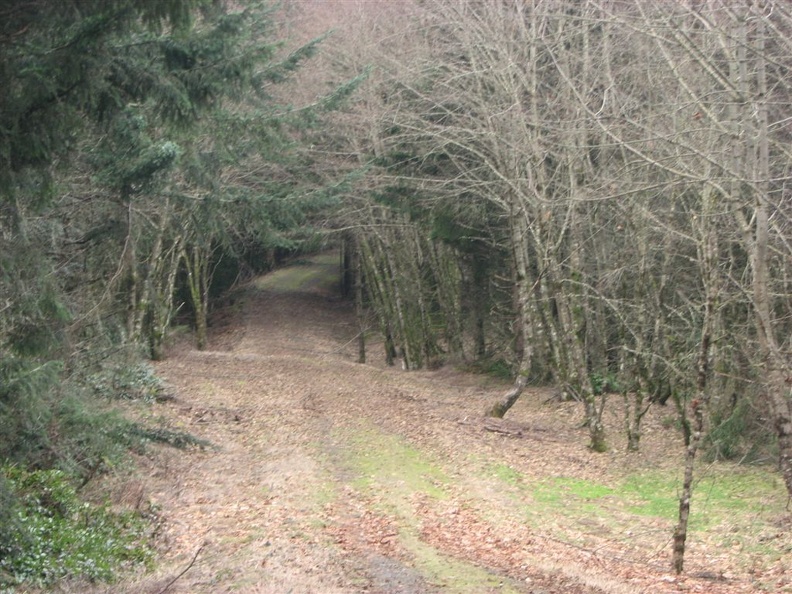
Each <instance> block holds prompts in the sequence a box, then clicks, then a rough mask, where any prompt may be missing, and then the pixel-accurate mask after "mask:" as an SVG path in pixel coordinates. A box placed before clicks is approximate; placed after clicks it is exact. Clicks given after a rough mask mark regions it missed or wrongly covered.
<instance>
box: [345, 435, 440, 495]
mask: <svg viewBox="0 0 792 594" xmlns="http://www.w3.org/2000/svg"><path fill="white" fill-rule="evenodd" d="M349 444H350V446H351V448H350V454H351V455H350V456H349V458H348V463H349V465H350V467H351V469H352V470H353V471H354V472H355V474H356V475H357V478H356V480H355V481H354V486H355V487H357V488H358V489H361V490H367V489H368V490H372V489H373V490H376V491H377V492H380V493H385V494H387V495H388V498H390V499H403V498H405V497H407V496H408V495H410V494H412V493H423V494H425V495H429V496H430V497H433V498H435V499H443V498H445V497H446V494H445V491H444V490H443V485H444V484H447V483H448V482H449V479H448V477H447V476H446V474H445V473H444V472H443V471H442V470H441V469H440V467H439V465H438V464H436V463H435V462H434V461H432V460H429V459H428V458H427V457H425V456H424V455H423V454H422V453H421V452H420V451H418V450H417V449H415V448H414V447H412V446H411V445H409V444H408V443H407V442H406V441H405V440H404V439H402V438H400V437H398V436H395V435H388V434H385V433H381V432H379V431H376V430H373V429H370V430H366V431H361V432H359V433H358V434H356V435H353V436H351V437H350V439H349Z"/></svg>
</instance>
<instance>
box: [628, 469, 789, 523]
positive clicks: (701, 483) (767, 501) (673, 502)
mask: <svg viewBox="0 0 792 594" xmlns="http://www.w3.org/2000/svg"><path fill="white" fill-rule="evenodd" d="M699 475H700V478H699V479H698V480H697V481H696V483H695V486H694V490H693V499H692V501H691V509H692V512H691V518H690V529H691V530H694V531H696V530H699V531H700V530H705V529H709V528H712V527H714V526H718V525H721V524H732V525H733V524H735V523H737V524H741V523H745V524H746V525H749V524H753V525H755V524H756V522H757V520H758V519H760V518H761V517H763V516H764V517H767V516H768V514H769V515H772V514H774V513H775V514H778V513H781V511H782V510H783V506H784V504H785V502H786V495H785V491H784V490H783V485H782V484H781V479H780V478H779V477H778V476H776V475H774V474H771V473H769V472H767V471H766V470H763V469H761V468H752V467H740V466H733V465H714V466H711V467H710V468H708V469H706V470H700V471H699ZM680 487H681V481H680V478H679V476H677V473H670V472H665V473H660V472H646V473H640V474H633V475H630V476H629V477H627V478H626V479H625V480H624V483H623V485H622V491H623V494H624V495H625V496H626V497H627V498H628V501H629V506H628V509H629V511H630V512H632V513H634V514H636V515H641V516H652V517H657V518H663V519H667V520H675V519H676V517H677V513H678V509H679V489H680Z"/></svg>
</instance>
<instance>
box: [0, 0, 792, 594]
mask: <svg viewBox="0 0 792 594" xmlns="http://www.w3.org/2000/svg"><path fill="white" fill-rule="evenodd" d="M333 26H335V27H336V28H337V30H336V31H335V32H334V31H333ZM791 39H792V9H790V6H789V5H788V4H787V3H786V2H782V1H773V0H764V1H758V0H757V1H755V2H727V1H724V0H682V1H679V2H664V1H660V0H646V1H640V2H634V1H632V0H630V1H626V0H588V1H586V2H578V1H574V0H547V1H540V0H536V1H533V2H521V1H502V2H473V1H471V0H422V1H419V0H416V1H415V2H398V3H388V2H382V3H377V2H359V3H358V2H352V1H350V2H344V3H334V2H330V1H326V2H320V1H316V2H298V1H296V0H295V1H292V2H289V1H286V2H283V3H282V4H281V5H278V6H271V5H269V4H268V3H259V2H231V1H227V2H226V1H223V0H213V1H209V0H206V1H203V0H145V1H143V0H136V1H133V0H63V1H61V2H45V1H43V0H2V1H0V78H1V80H2V84H0V159H2V164H1V165H0V311H1V312H2V317H0V458H2V462H3V464H4V467H3V468H4V471H3V474H2V475H0V504H2V505H1V506H0V528H1V529H2V531H3V532H4V533H5V534H6V535H8V538H2V539H0V572H2V573H0V583H1V582H2V581H3V580H8V581H10V582H13V581H14V580H18V579H28V578H29V579H34V580H44V581H46V580H51V579H57V578H58V577H60V575H57V572H56V571H55V570H54V569H53V568H48V567H44V568H41V567H39V566H36V565H35V564H33V563H32V562H30V563H28V562H27V561H26V559H28V557H27V556H26V555H28V553H27V552H26V551H28V550H29V545H30V543H31V542H32V541H34V540H35V534H33V533H32V532H33V528H31V526H33V523H32V520H30V518H31V517H32V515H30V513H27V512H24V511H20V510H24V509H28V508H29V507H30V501H31V498H34V499H35V494H36V493H40V492H49V493H52V492H55V491H57V492H58V493H61V494H62V498H61V499H58V497H56V496H55V495H50V499H51V500H52V501H51V502H50V503H52V504H53V506H54V508H58V505H61V506H63V505H65V504H64V503H63V501H66V500H68V501H69V502H71V501H72V499H73V497H76V495H75V494H74V492H73V488H74V487H73V485H76V486H78V487H79V486H80V485H84V484H86V483H87V482H89V481H91V480H94V479H95V478H96V477H98V476H100V475H101V474H102V473H103V472H105V471H106V470H108V469H109V468H111V467H112V466H113V465H115V464H118V463H119V460H121V459H123V456H124V452H125V451H127V450H128V449H129V448H138V447H142V446H141V445H140V444H141V443H142V442H143V441H145V440H149V441H150V440H160V441H166V442H169V443H171V444H173V445H179V444H182V443H184V442H185V441H189V439H190V436H187V435H176V434H169V433H162V432H158V431H156V430H154V429H151V428H147V427H142V426H138V425H135V424H132V423H129V422H127V421H125V420H123V418H121V417H120V416H118V415H116V414H114V413H113V412H112V411H111V409H110V408H108V406H107V404H108V401H109V400H111V399H113V398H156V397H158V394H159V391H160V390H161V386H160V385H159V384H158V382H157V379H156V377H153V376H152V375H151V373H150V368H148V367H147V366H146V365H145V363H144V361H145V359H146V358H150V359H158V358H162V357H164V356H166V351H165V344H166V339H167V337H168V335H169V333H170V332H172V331H173V330H174V329H175V328H177V327H184V326H185V325H189V327H190V331H191V332H193V333H194V336H195V342H196V346H197V348H199V349H201V348H204V347H205V346H206V345H207V341H208V335H207V322H208V320H209V316H210V313H211V310H212V307H213V305H214V304H215V303H216V302H217V300H218V299H221V298H222V297H223V295H224V294H225V293H226V292H227V291H228V290H230V289H231V288H233V287H234V286H236V285H238V284H239V283H241V282H244V280H246V279H249V278H250V277H251V276H252V275H254V274H258V273H261V272H263V271H266V270H270V269H272V268H273V267H275V266H277V265H278V261H279V259H281V258H284V257H287V256H290V255H296V254H300V253H308V252H312V251H316V250H319V249H328V248H334V249H340V251H341V254H342V258H341V261H342V265H343V271H342V272H343V283H342V284H343V289H344V292H345V294H346V295H347V297H348V298H349V299H350V301H353V302H354V305H355V308H356V312H357V316H358V322H359V327H360V333H359V358H360V361H361V362H365V360H366V358H367V357H374V356H385V357H386V358H387V360H388V362H389V363H391V364H399V365H401V366H402V367H403V368H404V369H405V372H409V371H410V370H415V369H420V368H431V367H435V366H440V365H456V366H463V367H466V368H468V369H470V370H472V371H477V372H481V373H494V374H500V375H501V376H504V377H508V378H510V379H512V380H513V382H514V384H513V386H514V387H513V389H512V390H511V391H509V392H508V393H507V394H505V395H504V399H503V401H501V402H493V407H492V410H490V411H488V413H489V414H491V415H494V416H503V415H504V414H507V411H508V409H509V408H510V406H511V405H512V404H513V403H514V402H515V401H516V399H517V398H518V397H519V396H520V393H521V391H522V390H523V389H524V388H525V386H527V385H529V384H545V385H546V384H552V385H554V386H557V387H558V398H562V399H574V400H577V401H579V402H580V406H581V411H582V414H583V418H584V419H585V423H586V426H587V427H588V431H589V435H590V447H591V448H592V449H593V450H595V451H605V450H607V449H608V448H626V449H629V450H638V449H639V448H640V446H641V420H642V418H643V417H644V415H645V414H646V411H647V410H648V409H649V407H651V406H666V407H670V408H672V409H674V410H676V413H677V415H678V424H677V426H676V427H672V428H669V431H671V430H674V431H676V430H679V431H681V432H682V433H683V435H684V439H685V443H686V444H687V446H688V449H687V461H686V474H685V484H684V485H683V488H682V491H681V492H682V495H681V497H680V523H679V528H678V529H677V533H676V535H675V552H676V556H675V564H676V567H677V569H678V570H679V571H681V569H682V554H683V552H684V542H685V527H686V520H687V513H688V508H687V506H688V504H689V501H690V489H691V488H692V479H693V468H694V460H695V459H696V457H697V456H701V455H702V454H703V455H706V456H708V457H709V458H710V459H733V460H741V461H744V462H753V463H765V464H770V465H775V466H776V467H777V469H778V472H779V473H780V474H781V476H782V477H783V480H784V482H785V485H786V487H787V490H788V491H789V493H790V495H792V398H791V396H790V385H791V384H792V351H791V350H790V349H791V348H792V345H791V344H790V337H792V299H791V298H790V295H792V286H791V285H792V201H790V190H789V187H788V183H789V180H790V169H791V168H792V153H790V147H792V109H791V108H792V89H790V81H792V73H791V72H790V68H792V41H790V40H791ZM369 343H376V345H377V350H374V349H371V348H369V346H370V345H369ZM380 344H384V354H383V353H382V352H381V349H380V348H379V345H380ZM605 407H618V408H619V409H620V410H623V411H624V433H623V434H622V435H605V433H604V429H603V424H602V423H601V417H602V413H603V410H604V409H605ZM56 487H57V488H56ZM37 489H38V491H37ZM70 489H72V490H71V491H70ZM36 501H37V502H38V504H37V505H39V507H41V506H44V507H46V506H47V502H46V501H44V502H43V503H42V499H41V498H38V499H36ZM59 502H60V503H59ZM70 505H71V503H70ZM26 506H27V507H26ZM51 507H52V506H51ZM62 511H63V510H60V511H58V510H57V509H56V510H55V511H52V510H50V511H49V512H47V513H49V514H50V516H52V515H53V514H55V515H57V514H56V512H57V513H60V512H62ZM26 513H27V515H25V514H26ZM97 513H99V512H97ZM63 515H68V514H65V513H64V514H63ZM20 518H22V520H20ZM23 520H24V521H23ZM107 522H109V520H108V521H107ZM135 538H137V537H135ZM30 558H32V556H30ZM125 560H127V559H124V558H120V561H122V562H123V561H125ZM64 571H65V573H67V574H68V573H69V572H71V573H79V572H80V571H86V570H85V568H84V567H78V566H75V567H67V568H66V569H65V570H64ZM26 572H27V573H26ZM108 574H109V570H108V572H104V573H102V572H97V575H96V576H95V577H106V576H107V575H108Z"/></svg>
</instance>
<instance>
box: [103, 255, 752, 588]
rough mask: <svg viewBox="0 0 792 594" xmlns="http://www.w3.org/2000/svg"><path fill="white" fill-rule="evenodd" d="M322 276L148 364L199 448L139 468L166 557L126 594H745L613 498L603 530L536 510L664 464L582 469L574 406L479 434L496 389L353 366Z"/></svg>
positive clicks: (170, 415) (269, 293)
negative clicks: (167, 387)
mask: <svg viewBox="0 0 792 594" xmlns="http://www.w3.org/2000/svg"><path fill="white" fill-rule="evenodd" d="M335 271H336V259H335V257H332V256H322V257H317V258H314V259H312V261H311V262H310V263H303V264H301V265H296V266H293V267H291V268H289V269H284V270H281V271H279V272H276V273H274V274H271V275H268V276H266V277H263V278H262V279H259V280H258V281H257V282H256V283H254V284H252V285H251V286H250V287H249V288H248V289H247V290H246V291H245V292H244V295H242V296H241V298H239V299H238V300H237V301H236V303H234V304H231V305H229V306H228V307H227V308H226V310H224V315H223V317H222V319H219V322H218V324H217V325H216V326H215V333H214V337H213V341H212V345H213V346H212V347H211V348H212V349H213V350H209V351H204V352H198V351H195V350H193V349H192V348H190V346H189V345H187V344H186V343H185V344H183V345H181V346H179V347H176V348H174V349H173V352H172V353H171V356H170V357H169V359H168V360H167V361H165V362H163V363H161V364H159V365H158V372H159V373H160V374H161V375H162V376H163V377H164V378H165V379H166V380H167V382H168V383H169V384H171V385H172V386H173V388H174V391H175V393H176V395H177V396H176V399H175V400H174V401H172V402H170V403H167V404H165V405H159V406H158V407H157V409H156V410H154V411H152V413H151V414H152V415H154V416H156V417H158V418H159V420H160V421H163V420H164V422H166V423H167V424H168V425H170V426H171V427H173V428H180V429H184V430H187V431H189V432H191V433H193V434H195V435H197V436H199V437H202V438H205V439H207V440H209V441H210V442H211V443H212V444H214V445H215V446H216V447H214V448H208V449H206V450H198V449H196V450H193V451H189V452H187V453H184V452H177V451H173V450H170V451H169V450H161V451H159V453H158V454H157V456H156V458H155V459H154V460H153V462H152V466H151V467H150V469H149V470H150V472H151V476H149V477H147V478H146V479H145V481H143V482H144V483H145V484H144V485H143V486H141V489H143V488H145V490H146V493H147V494H148V495H149V496H150V497H151V498H152V500H153V501H154V502H155V503H156V504H157V505H158V506H159V508H160V509H161V513H162V516H163V517H164V518H165V523H164V525H163V528H162V543H163V559H162V563H161V565H160V568H159V569H158V572H157V573H156V574H155V575H154V576H147V577H144V578H141V579H140V581H138V582H137V583H136V584H135V585H129V586H128V588H129V590H128V591H137V592H144V591H145V592H151V593H158V592H161V591H163V589H164V588H165V587H166V586H167V585H168V584H170V586H168V587H167V592H170V593H195V594H199V593H207V594H208V593H218V592H243V593H261V594H263V593H267V594H269V593H272V594H275V593H277V594H285V593H287V592H293V593H318V594H325V593H326V594H330V593H356V592H379V593H383V594H385V593H395V592H402V593H415V594H420V593H432V592H459V593H470V594H477V593H486V592H520V593H532V594H551V593H562V592H563V593H592V594H593V593H609V594H619V593H621V594H627V593H632V592H647V593H648V592H652V593H655V592H683V591H684V592H696V591H698V592H750V591H752V589H751V584H750V583H749V581H747V578H746V579H743V578H741V577H731V576H726V577H723V575H722V574H718V575H715V574H712V575H710V574H706V575H705V574H704V573H702V572H701V571H699V574H700V575H699V577H688V578H684V579H677V578H674V577H671V576H669V575H667V574H666V571H667V569H666V565H667V547H666V544H667V540H668V536H669V534H670V531H669V526H668V524H667V523H664V522H661V521H659V520H657V519H651V518H647V519H642V520H640V522H639V523H637V524H636V521H635V520H634V518H633V517H629V518H628V517H627V516H625V518H626V519H624V521H623V522H622V523H619V522H620V521H619V519H618V518H619V513H620V508H619V506H620V504H619V502H618V501H617V500H616V499H614V501H613V504H612V507H613V509H612V512H613V517H614V518H616V519H615V520H611V519H608V520H604V519H603V518H602V517H601V516H599V515H597V514H595V513H592V514H591V518H590V520H589V522H588V524H587V525H584V524H585V523H584V522H581V521H578V520H575V521H574V522H573V521H571V520H570V521H567V520H566V519H565V518H564V514H563V510H562V511H561V513H558V509H557V508H553V507H552V506H553V501H552V500H551V496H550V495H549V494H548V495H547V497H546V498H545V499H542V497H541V494H542V493H545V491H543V490H542V488H543V487H542V485H548V484H551V483H549V482H548V481H553V480H556V479H555V478H554V477H562V478H563V477H569V476H570V474H572V473H574V476H575V477H577V479H580V480H585V479H591V480H594V479H596V480H599V481H601V482H603V481H605V482H606V481H607V476H608V472H609V469H610V468H612V467H613V466H614V465H616V466H618V465H622V466H624V465H627V466H629V465H630V464H638V463H640V464H647V463H648V464H655V463H656V464H661V463H664V462H663V461H664V460H667V459H668V455H667V453H665V454H664V453H663V452H662V449H660V448H659V452H658V454H657V455H656V456H657V458H656V459H652V458H651V456H652V454H645V455H644V456H643V457H642V458H640V459H639V460H638V461H636V460H635V458H626V457H624V456H621V455H619V454H610V455H595V454H591V453H589V452H588V451H587V450H586V448H585V447H584V444H585V437H584V432H583V431H582V430H577V429H574V427H575V425H576V420H577V418H578V417H577V415H578V414H579V411H577V409H576V407H575V406H574V404H554V405H553V406H547V405H546V404H543V403H544V401H545V400H546V398H547V393H546V392H542V391H535V392H532V393H530V394H528V395H527V396H526V397H525V399H524V401H522V402H521V403H519V405H518V406H517V407H516V409H515V410H514V412H513V413H511V414H510V421H508V422H504V423H495V422H490V423H485V422H484V421H483V420H482V419H481V418H480V413H481V411H482V410H484V409H485V407H486V406H487V405H488V404H490V403H491V402H492V400H493V398H495V397H497V396H499V395H500V394H501V393H502V392H503V390H504V387H505V386H504V385H503V384H498V383H495V382H493V381H492V380H488V379H486V378H484V377H480V376H473V375H469V374H464V373H461V372H457V371H454V370H451V369H448V368H444V369H441V370H438V371H434V372H417V373H405V372H402V371H401V370H398V369H389V368H385V367H384V366H383V365H381V364H380V363H379V362H375V363H373V364H366V365H360V364H357V363H355V362H354V359H355V356H356V344H355V342H354V336H355V329H354V319H353V316H352V312H351V309H350V307H349V305H348V304H346V303H344V302H342V301H340V300H338V299H337V298H336V297H335V290H334V287H335V281H334V278H335ZM376 355H377V354H376V352H374V351H372V359H373V358H376ZM612 422H613V423H617V422H618V419H614V420H613V421H612ZM658 422H659V421H658ZM614 431H615V429H614ZM648 432H649V433H650V434H651V432H652V427H651V422H650V426H649V427H648ZM658 433H659V432H658ZM661 448H662V445H661ZM671 462H672V463H673V460H672V461H671ZM577 479H576V480H577ZM558 480H561V479H558ZM563 480H569V479H567V478H563ZM532 481H535V483H534V482H532ZM529 483H530V484H529ZM552 484H555V483H552ZM565 484H566V483H565ZM569 484H570V485H571V486H570V488H574V486H575V483H572V482H570V483H569ZM537 485H538V486H537ZM529 487H530V489H529ZM529 493H531V495H529ZM547 493H550V492H549V491H547ZM542 505H547V506H548V509H555V510H556V511H555V513H543V509H542ZM605 505H608V504H607V499H605ZM636 535H637V536H636ZM697 563H698V569H699V570H702V569H704V568H711V563H710V561H708V560H706V559H704V558H701V559H698V560H697V559H696V558H695V557H693V558H691V561H690V565H689V566H690V567H692V568H693V570H694V573H695V570H696V567H697ZM185 569H187V571H185V572H184V574H183V575H181V576H180V577H179V578H178V579H176V580H175V581H173V580H174V578H175V577H176V576H177V575H179V573H180V572H182V571H184V570H185ZM710 573H712V572H710ZM727 578H728V579H727ZM171 582H172V583H171ZM114 591H119V590H114Z"/></svg>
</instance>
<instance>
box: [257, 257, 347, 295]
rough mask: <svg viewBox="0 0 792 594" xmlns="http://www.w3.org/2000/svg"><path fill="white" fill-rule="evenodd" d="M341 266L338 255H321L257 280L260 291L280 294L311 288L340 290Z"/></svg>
mask: <svg viewBox="0 0 792 594" xmlns="http://www.w3.org/2000/svg"><path fill="white" fill-rule="evenodd" d="M338 283H339V264H338V256H337V255H336V254H320V255H316V256H312V257H311V259H310V260H302V261H299V262H298V263H294V264H292V265H290V266H287V267H285V268H280V269H278V270H275V271H273V272H270V273H269V274H266V275H264V276H262V277H260V278H258V279H256V281H255V283H254V286H255V287H256V288H257V289H260V290H270V291H278V292H281V291H282V292H291V291H301V290H306V289H310V288H315V289H322V290H326V291H332V290H335V289H337V288H338Z"/></svg>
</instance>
